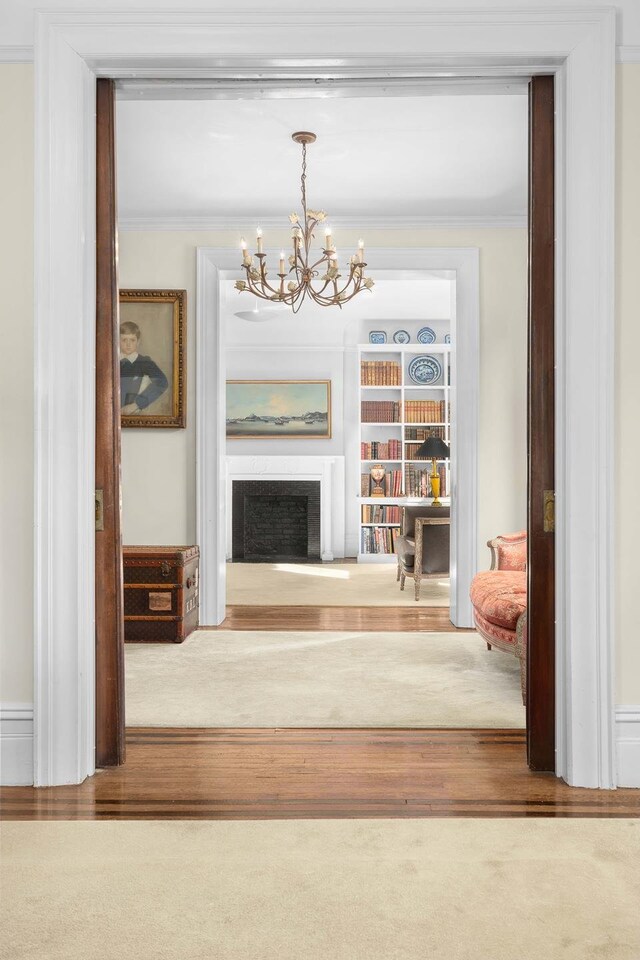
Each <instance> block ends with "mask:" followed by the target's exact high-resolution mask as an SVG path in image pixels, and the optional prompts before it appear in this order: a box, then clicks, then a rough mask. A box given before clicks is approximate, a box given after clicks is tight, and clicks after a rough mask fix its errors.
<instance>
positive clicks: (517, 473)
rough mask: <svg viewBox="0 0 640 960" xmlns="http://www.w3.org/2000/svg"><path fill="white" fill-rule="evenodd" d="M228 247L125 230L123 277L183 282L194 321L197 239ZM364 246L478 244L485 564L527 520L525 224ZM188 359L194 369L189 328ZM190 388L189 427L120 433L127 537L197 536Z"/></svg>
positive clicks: (345, 242)
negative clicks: (492, 545) (490, 546)
mask: <svg viewBox="0 0 640 960" xmlns="http://www.w3.org/2000/svg"><path fill="white" fill-rule="evenodd" d="M268 239H269V243H273V244H274V245H275V246H276V247H277V246H278V245H279V244H281V243H286V241H287V235H286V234H285V233H283V234H282V236H273V237H272V236H271V233H270V235H269V238H268ZM357 242H358V236H357V235H356V234H355V233H353V234H350V233H349V232H348V231H341V233H340V244H341V246H343V247H344V248H345V249H351V247H353V248H354V249H355V247H356V244H357ZM230 245H232V246H237V245H238V237H237V236H235V235H233V234H229V233H224V234H223V233H219V232H217V233H213V232H210V233H194V232H190V231H180V232H175V233H174V232H170V231H155V232H154V231H149V232H146V231H140V232H139V231H132V232H127V231H124V232H122V233H121V234H120V243H119V246H120V280H121V285H122V286H123V287H127V286H130V287H144V286H146V285H150V286H158V287H162V286H165V287H166V286H181V287H184V288H185V289H187V291H188V294H187V297H188V302H189V303H190V307H189V317H190V323H191V327H192V328H193V318H194V307H195V296H194V291H195V257H196V247H198V246H214V247H218V246H220V247H221V246H230ZM367 245H368V247H369V248H372V247H390V246H398V247H429V246H433V247H479V249H480V409H479V423H480V432H479V444H478V449H479V462H478V480H479V483H478V507H479V509H478V541H479V547H478V563H479V565H480V566H481V567H482V566H486V565H487V562H488V559H489V558H488V551H487V548H486V541H487V540H488V539H489V538H490V537H492V536H495V534H496V533H498V532H500V531H509V530H518V529H522V528H523V527H524V526H526V364H527V344H526V310H527V238H526V231H525V230H524V229H520V230H515V229H494V230H489V229H484V230H424V231H416V230H412V231H404V230H393V231H377V232H376V231H368V232H367ZM189 359H190V369H191V370H193V369H194V343H193V337H192V336H191V338H190V346H189ZM193 387H194V385H193V378H191V381H190V386H189V401H190V402H189V409H190V411H191V413H190V414H188V427H187V430H186V431H185V430H176V431H159V430H146V431H141V430H137V429H136V430H125V431H124V432H123V444H122V477H123V489H122V501H123V537H124V542H125V543H172V542H173V543H180V542H185V543H186V542H192V541H193V540H194V538H195V513H194V504H195V460H194V458H195V425H194V417H193V410H194V407H193ZM161 433H162V434H164V435H163V436H160V434H161ZM152 478H153V479H152ZM171 535H173V539H172V537H171ZM176 538H177V539H176Z"/></svg>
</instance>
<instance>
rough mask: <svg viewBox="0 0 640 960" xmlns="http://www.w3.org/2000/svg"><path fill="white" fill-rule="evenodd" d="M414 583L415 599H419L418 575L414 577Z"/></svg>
mask: <svg viewBox="0 0 640 960" xmlns="http://www.w3.org/2000/svg"><path fill="white" fill-rule="evenodd" d="M414 580H415V585H416V600H419V599H420V577H414Z"/></svg>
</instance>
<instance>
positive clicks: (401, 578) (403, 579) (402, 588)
mask: <svg viewBox="0 0 640 960" xmlns="http://www.w3.org/2000/svg"><path fill="white" fill-rule="evenodd" d="M406 579H407V578H406V577H405V575H404V573H402V574H400V589H401V590H404V582H405V580H406Z"/></svg>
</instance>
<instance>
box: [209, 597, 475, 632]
mask: <svg viewBox="0 0 640 960" xmlns="http://www.w3.org/2000/svg"><path fill="white" fill-rule="evenodd" d="M200 629H204V630H376V631H378V632H380V631H385V632H389V631H391V632H393V631H430V632H432V633H450V632H451V633H455V632H457V631H458V628H457V627H454V626H453V624H452V623H451V621H450V620H449V608H448V607H420V606H418V605H417V604H416V609H414V608H413V607H294V606H277V607H276V606H273V607H258V606H255V607H250V606H237V607H234V606H230V607H227V616H226V619H225V620H224V621H223V622H222V623H221V624H220V626H219V627H201V628H200ZM465 632H466V631H465Z"/></svg>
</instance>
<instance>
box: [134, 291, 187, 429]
mask: <svg viewBox="0 0 640 960" xmlns="http://www.w3.org/2000/svg"><path fill="white" fill-rule="evenodd" d="M186 324H187V291H186V290H121V291H120V412H121V423H122V426H123V427H185V426H186V370H185V357H186V335H187V329H186Z"/></svg>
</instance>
